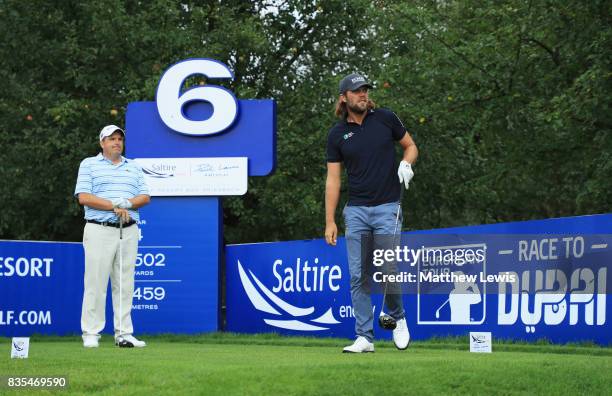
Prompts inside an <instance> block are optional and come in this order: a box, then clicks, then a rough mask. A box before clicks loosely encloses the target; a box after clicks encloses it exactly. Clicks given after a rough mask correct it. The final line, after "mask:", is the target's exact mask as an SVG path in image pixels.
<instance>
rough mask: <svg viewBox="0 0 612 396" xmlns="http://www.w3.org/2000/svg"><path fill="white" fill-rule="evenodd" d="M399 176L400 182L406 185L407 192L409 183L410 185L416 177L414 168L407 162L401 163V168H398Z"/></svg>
mask: <svg viewBox="0 0 612 396" xmlns="http://www.w3.org/2000/svg"><path fill="white" fill-rule="evenodd" d="M397 175H398V176H399V182H400V183H404V186H406V190H407V189H408V183H410V180H412V176H414V172H413V171H412V166H411V165H410V164H409V163H408V162H407V161H402V162H400V164H399V168H397Z"/></svg>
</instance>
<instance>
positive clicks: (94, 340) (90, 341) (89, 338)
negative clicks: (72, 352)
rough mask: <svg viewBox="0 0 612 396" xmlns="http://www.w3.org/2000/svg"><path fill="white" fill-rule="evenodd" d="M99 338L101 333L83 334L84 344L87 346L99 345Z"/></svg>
mask: <svg viewBox="0 0 612 396" xmlns="http://www.w3.org/2000/svg"><path fill="white" fill-rule="evenodd" d="M99 339H100V336H99V335H95V334H93V335H92V334H83V346H84V347H85V348H97V347H98V346H99V344H98V340H99Z"/></svg>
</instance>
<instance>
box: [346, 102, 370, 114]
mask: <svg viewBox="0 0 612 396" xmlns="http://www.w3.org/2000/svg"><path fill="white" fill-rule="evenodd" d="M358 103H360V102H355V103H348V102H347V103H346V106H347V107H348V109H349V110H350V111H352V112H353V113H355V114H363V113H365V112H366V110H368V106H367V102H366V105H365V106H364V107H363V108H361V107H359V106H358Z"/></svg>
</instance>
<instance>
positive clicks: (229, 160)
mask: <svg viewBox="0 0 612 396" xmlns="http://www.w3.org/2000/svg"><path fill="white" fill-rule="evenodd" d="M135 161H136V162H138V164H139V165H140V166H141V167H142V171H143V173H144V175H145V180H146V182H147V185H148V186H149V190H150V194H151V196H220V195H244V194H246V192H247V187H248V183H247V180H248V178H247V176H248V158H247V157H220V158H136V159H135Z"/></svg>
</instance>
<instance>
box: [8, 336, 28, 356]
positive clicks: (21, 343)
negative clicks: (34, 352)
mask: <svg viewBox="0 0 612 396" xmlns="http://www.w3.org/2000/svg"><path fill="white" fill-rule="evenodd" d="M12 344H13V346H12V347H11V359H27V358H28V353H29V351H30V337H13V340H12Z"/></svg>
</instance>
